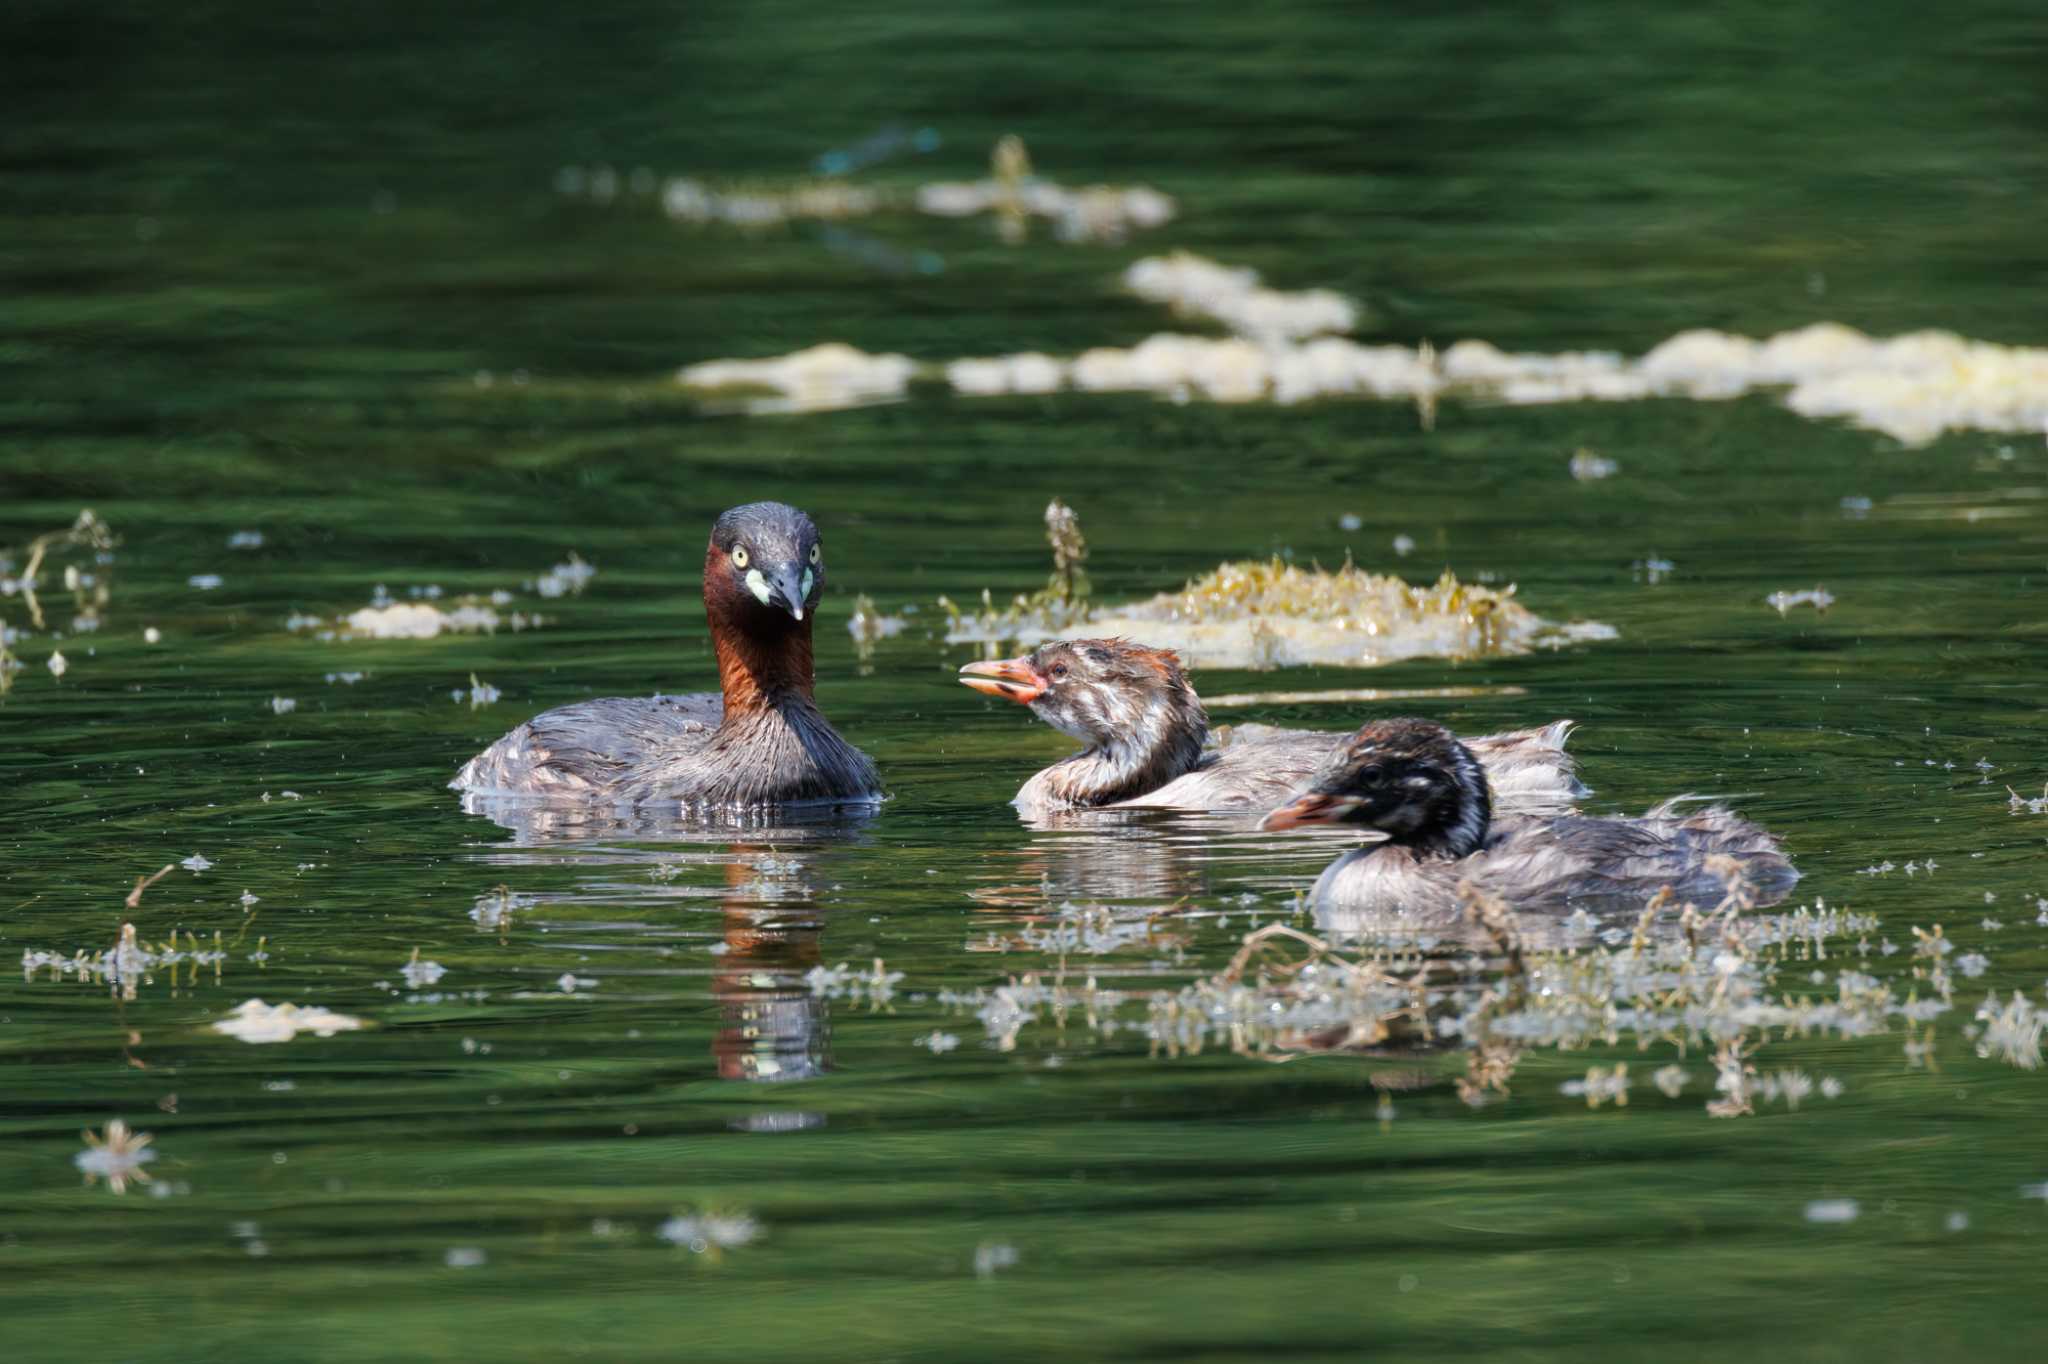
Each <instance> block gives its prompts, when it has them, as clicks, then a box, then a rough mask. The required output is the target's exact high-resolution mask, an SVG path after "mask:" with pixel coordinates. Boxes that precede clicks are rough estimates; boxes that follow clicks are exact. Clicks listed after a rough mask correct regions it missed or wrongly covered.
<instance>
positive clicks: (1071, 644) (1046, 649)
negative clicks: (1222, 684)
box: [960, 639, 1209, 748]
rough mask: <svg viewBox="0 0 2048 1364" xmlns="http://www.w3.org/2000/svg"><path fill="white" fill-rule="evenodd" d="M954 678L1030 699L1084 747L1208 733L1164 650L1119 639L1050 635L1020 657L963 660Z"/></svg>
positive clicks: (1196, 704) (1190, 689) (1175, 660)
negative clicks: (1051, 637)
mask: <svg viewBox="0 0 2048 1364" xmlns="http://www.w3.org/2000/svg"><path fill="white" fill-rule="evenodd" d="M960 680H961V681H962V682H964V683H966V684H967V685H968V686H970V687H972V688H974V689H975V690H976V691H978V692H986V693H987V694H988V695H990V696H1002V697H1007V698H1008V699H1009V700H1012V701H1016V702H1018V703H1020V704H1022V705H1027V706H1029V707H1031V711H1032V713H1033V714H1034V715H1036V716H1037V717H1038V718H1039V719H1041V720H1043V721H1045V722H1046V723H1047V724H1049V725H1051V726H1052V727H1053V728H1054V729H1057V730H1059V731H1061V732H1062V733H1065V734H1071V735H1072V736H1073V737H1075V738H1076V739H1079V740H1080V741H1081V742H1082V743H1084V744H1087V745H1088V746H1089V747H1091V748H1116V747H1120V746H1123V745H1127V744H1132V743H1148V742H1154V741H1156V740H1157V739H1158V738H1160V737H1161V736H1163V735H1164V734H1165V733H1168V732H1173V733H1179V732H1182V731H1190V730H1191V731H1193V733H1194V735H1195V741H1196V744H1197V745H1198V746H1199V744H1200V742H1201V740H1202V739H1203V738H1205V737H1206V736H1207V734H1208V729H1209V717H1208V714H1207V713H1206V712H1205V711H1203V709H1202V702H1201V700H1200V698H1198V697H1197V696H1196V695H1195V689H1194V688H1193V687H1191V686H1189V685H1188V680H1187V676H1186V675H1185V674H1184V673H1183V672H1182V671H1181V666H1180V659H1179V658H1178V657H1177V656H1176V655H1175V654H1173V653H1172V652H1171V651H1170V650H1166V649H1148V648H1146V647H1145V646H1144V645H1142V644H1133V643H1131V642H1130V641H1128V640H1122V639H1072V640H1058V641H1055V642H1053V643H1051V644H1044V645H1040V646H1039V647H1038V649H1037V650H1035V651H1034V652H1032V653H1029V654H1026V655H1025V656H1024V657H1022V658H1005V659H1001V660H999V661H997V662H994V663H969V664H968V665H966V666H965V667H963V668H962V669H960Z"/></svg>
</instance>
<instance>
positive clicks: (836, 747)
mask: <svg viewBox="0 0 2048 1364" xmlns="http://www.w3.org/2000/svg"><path fill="white" fill-rule="evenodd" d="M824 585H825V557H824V551H823V549H822V548H821V546H820V545H819V542H818V528H817V527H816V526H814V525H812V524H811V518H810V517H808V516H805V515H804V514H803V513H802V512H800V511H798V510H797V509H796V508H794V507H788V506H784V505H783V504H782V503H780V502H751V503H748V504H747V505H746V506H744V507H734V508H733V509H732V510H731V511H728V512H726V513H725V514H724V515H723V516H720V517H719V518H718V521H717V523H716V524H715V525H713V526H712V528H711V543H710V545H709V546H708V547H707V548H706V549H705V551H704V615H705V618H706V619H707V620H708V621H709V623H710V626H711V642H712V646H713V648H714V649H715V650H716V652H717V655H718V685H719V690H720V692H721V693H722V695H720V696H713V695H711V694H709V693H699V694H696V695H691V696H653V697H646V698H641V697H607V698H605V699H603V700H599V701H579V702H577V703H576V704H574V705H569V706H562V707H560V708H559V709H556V710H551V711H547V712H545V713H544V714H541V715H537V716H535V717H534V718H533V719H531V720H528V721H527V722H526V723H525V724H523V725H521V726H519V728H517V729H515V730H513V731H512V732H511V733H510V734H507V735H506V736H505V737H504V738H502V739H500V740H498V742H496V743H494V744H492V745H491V746H490V747H489V748H487V749H485V750H484V751H483V752H482V753H480V754H478V755H477V756H476V757H474V758H472V759H470V761H469V762H468V764H467V765H466V766H464V767H463V769H462V771H461V772H459V773H457V774H456V777H455V780H454V781H452V782H450V783H449V785H450V786H451V787H453V788H454V789H455V790H458V791H469V792H476V793H479V794H482V795H492V796H495V795H524V796H545V797H553V798H564V799H572V800H577V801H582V802H591V803H596V802H611V803H614V804H621V805H641V804H646V803H650V802H656V801H671V800H673V801H680V802H682V803H683V804H685V805H688V806H698V807H706V808H716V809H721V810H724V809H739V810H761V809H763V808H766V807H772V806H778V805H784V804H790V803H795V802H802V801H827V800H873V799H875V798H877V797H879V795H880V794H881V785H880V782H879V780H878V779H877V778H876V775H875V766H874V764H873V763H872V762H870V761H868V757H867V755H866V754H864V753H862V752H861V751H860V750H859V749H857V748H855V747H853V746H852V745H851V744H849V743H847V742H846V741H845V740H844V739H842V738H840V737H839V735H838V733H837V732H836V731H835V730H834V729H833V728H832V726H831V724H830V723H829V722H828V721H827V720H826V719H825V717H824V715H823V714H821V713H820V712H819V710H818V707H817V704H816V703H815V702H814V701H813V700H812V695H811V681H812V679H811V624H812V621H811V608H812V606H813V604H814V603H815V602H816V600H817V597H818V594H819V592H820V590H821V589H822V588H823V587H824Z"/></svg>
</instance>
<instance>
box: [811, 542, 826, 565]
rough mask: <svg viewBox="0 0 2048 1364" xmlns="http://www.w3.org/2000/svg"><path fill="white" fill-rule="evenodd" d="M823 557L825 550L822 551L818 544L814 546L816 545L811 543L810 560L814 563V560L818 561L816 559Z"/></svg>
mask: <svg viewBox="0 0 2048 1364" xmlns="http://www.w3.org/2000/svg"><path fill="white" fill-rule="evenodd" d="M824 557H825V551H824V550H822V549H820V548H818V546H816V545H812V546H811V562H812V563H814V564H815V563H816V562H818V560H820V559H822V558H824Z"/></svg>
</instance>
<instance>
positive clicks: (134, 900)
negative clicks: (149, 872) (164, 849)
mask: <svg viewBox="0 0 2048 1364" xmlns="http://www.w3.org/2000/svg"><path fill="white" fill-rule="evenodd" d="M177 869H178V864H177V863H176V862H168V863H165V864H164V868H163V870H162V871H159V872H158V873H157V874H156V875H154V876H138V877H136V878H135V889H133V890H131V891H129V892H128V898H127V899H126V900H124V901H122V903H123V904H125V905H127V906H128V908H130V909H140V908H142V892H144V891H145V890H148V889H149V888H150V887H151V886H153V885H155V884H156V883H157V882H159V881H161V880H163V879H164V878H165V877H166V876H169V875H170V874H171V873H172V872H174V871H176V870H177Z"/></svg>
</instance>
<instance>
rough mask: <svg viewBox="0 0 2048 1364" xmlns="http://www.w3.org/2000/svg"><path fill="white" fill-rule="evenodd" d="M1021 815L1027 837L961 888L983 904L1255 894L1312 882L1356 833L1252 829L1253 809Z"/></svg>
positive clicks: (1146, 901) (1035, 905)
mask: <svg viewBox="0 0 2048 1364" xmlns="http://www.w3.org/2000/svg"><path fill="white" fill-rule="evenodd" d="M1024 822H1025V824H1026V826H1027V827H1028V828H1030V829H1031V830H1032V831H1033V834H1034V836H1033V837H1032V838H1031V839H1030V840H1029V841H1027V842H1026V843H1025V844H1024V845H1023V846H1022V847H1020V848H1017V849H1015V850H1013V851H1009V852H1005V853H1001V854H998V855H997V857H996V860H995V862H994V866H995V870H994V871H992V872H990V873H987V874H988V875H989V876H990V877H991V878H992V879H994V880H995V881H996V882H997V884H993V885H986V886H982V887H980V888H978V889H976V890H974V891H972V892H970V893H971V894H972V895H973V897H974V899H975V900H976V901H977V902H978V903H980V904H981V905H983V906H985V907H988V908H995V909H1017V910H1051V909H1056V908H1057V907H1059V906H1060V905H1063V904H1067V903H1069V902H1103V901H1108V902H1114V903H1123V904H1133V905H1140V906H1146V907H1151V908H1159V907H1163V906H1165V905H1170V904H1174V903H1177V902H1180V901H1183V900H1190V899H1194V898H1197V897H1214V896H1217V895H1221V894H1223V892H1224V889H1225V887H1226V886H1228V887H1230V888H1231V889H1232V891H1233V892H1234V893H1235V894H1236V895H1237V896H1238V897H1244V896H1247V895H1249V896H1251V897H1252V898H1260V897H1261V896H1263V895H1265V894H1270V893H1274V892H1291V891H1293V890H1295V889H1297V888H1305V887H1306V886H1307V885H1309V884H1312V883H1313V881H1314V878H1315V876H1316V874H1317V873H1318V872H1320V871H1321V870H1322V869H1323V867H1324V866H1325V865H1327V864H1328V863H1329V861H1330V860H1331V859H1332V858H1333V857H1336V856H1337V855H1338V854H1339V853H1340V852H1342V851H1343V850H1345V849H1347V848H1349V847H1351V846H1352V845H1353V844H1355V843H1356V842H1357V839H1356V838H1355V837H1354V836H1348V835H1346V834H1344V833H1343V832H1342V831H1327V832H1326V831H1322V830H1316V831H1313V833H1312V834H1311V836H1309V837H1306V838H1296V837H1292V836H1289V835H1272V834H1262V833H1259V832H1258V831H1257V830H1256V829H1255V828H1254V827H1253V826H1254V825H1255V824H1256V823H1257V817H1256V816H1248V815H1244V814H1215V813H1202V812H1189V811H1179V810H1150V809H1083V810H1054V811H1047V812H1045V813H1043V814H1040V815H1037V816H1034V817H1033V818H1031V819H1028V820H1025V821H1024ZM1295 832H1300V831H1289V834H1290V835H1291V834H1292V833H1295ZM1276 866H1277V867H1278V868H1279V870H1278V871H1277V872H1276V870H1275V869H1276ZM1304 876H1306V877H1307V878H1308V879H1307V880H1305V881H1304V880H1302V879H1301V878H1302V877H1304ZM1225 898H1226V899H1228V898H1229V897H1228V896H1226V897H1225Z"/></svg>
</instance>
